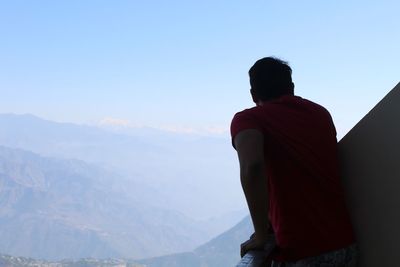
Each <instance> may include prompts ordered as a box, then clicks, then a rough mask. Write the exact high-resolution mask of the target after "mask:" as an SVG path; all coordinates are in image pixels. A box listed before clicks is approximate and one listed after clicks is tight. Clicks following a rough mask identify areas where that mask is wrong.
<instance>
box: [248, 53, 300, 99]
mask: <svg viewBox="0 0 400 267" xmlns="http://www.w3.org/2000/svg"><path fill="white" fill-rule="evenodd" d="M249 76H250V85H251V89H252V93H253V94H255V97H256V98H257V99H259V100H262V101H266V100H270V99H274V98H278V97H280V96H282V95H285V94H293V88H294V84H293V82H292V69H291V68H290V66H289V64H288V63H287V62H285V61H283V60H280V59H279V58H275V57H265V58H262V59H260V60H258V61H256V63H254V65H253V66H252V67H251V68H250V70H249Z"/></svg>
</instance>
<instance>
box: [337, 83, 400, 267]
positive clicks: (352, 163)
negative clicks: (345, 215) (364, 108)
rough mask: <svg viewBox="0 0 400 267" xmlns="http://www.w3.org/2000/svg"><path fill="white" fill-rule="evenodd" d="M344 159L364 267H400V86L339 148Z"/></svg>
mask: <svg viewBox="0 0 400 267" xmlns="http://www.w3.org/2000/svg"><path fill="white" fill-rule="evenodd" d="M357 101H358V100H357ZM339 153H340V157H341V164H342V166H341V167H342V174H343V175H342V176H343V182H344V185H345V188H346V194H347V198H348V205H349V210H350V213H351V216H352V220H353V224H354V227H355V231H356V236H357V239H358V243H359V248H360V265H359V266H361V267H379V266H400V83H399V84H398V85H397V86H396V87H395V88H394V89H393V90H392V91H391V92H390V93H389V94H388V95H387V96H386V97H385V98H384V99H383V100H382V101H381V102H379V103H378V104H377V105H376V106H375V107H374V108H373V109H372V110H371V111H370V112H369V113H368V114H367V115H366V116H365V117H364V118H363V119H362V120H361V121H360V122H359V123H358V124H357V125H356V126H355V127H354V128H353V129H352V130H351V131H350V132H349V133H348V134H347V135H346V136H345V137H344V138H343V139H342V140H341V141H340V142H339Z"/></svg>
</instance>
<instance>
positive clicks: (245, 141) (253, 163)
mask: <svg viewBox="0 0 400 267" xmlns="http://www.w3.org/2000/svg"><path fill="white" fill-rule="evenodd" d="M234 144H235V147H236V151H237V153H238V157H239V163H240V180H241V183H242V187H243V191H244V194H245V196H246V201H247V205H248V207H249V210H250V215H251V219H252V221H253V225H254V230H255V235H254V240H255V243H256V247H253V248H250V249H257V248H258V247H257V246H258V245H259V246H262V245H264V243H265V242H266V241H267V236H268V234H269V231H268V229H269V221H268V205H269V200H268V182H267V177H266V174H265V160H264V136H263V134H262V133H261V132H260V131H258V130H255V129H248V130H243V131H241V132H239V133H238V134H237V135H236V137H235V139H234Z"/></svg>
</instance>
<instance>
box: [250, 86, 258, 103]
mask: <svg viewBox="0 0 400 267" xmlns="http://www.w3.org/2000/svg"><path fill="white" fill-rule="evenodd" d="M250 93H251V98H252V99H253V102H254V103H256V104H257V103H258V96H257V93H256V92H255V91H254V89H253V88H251V89H250Z"/></svg>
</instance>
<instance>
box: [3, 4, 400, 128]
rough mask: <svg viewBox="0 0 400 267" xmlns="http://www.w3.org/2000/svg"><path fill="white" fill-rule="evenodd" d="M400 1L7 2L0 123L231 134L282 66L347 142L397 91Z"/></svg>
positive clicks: (399, 59)
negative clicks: (262, 65)
mask: <svg viewBox="0 0 400 267" xmlns="http://www.w3.org/2000/svg"><path fill="white" fill-rule="evenodd" d="M399 10H400V2H399V1H385V0H383V1H370V0H364V1H351V0H347V1H342V0H337V1H319V0H318V1H317V0H315V1H310V0H304V1H294V0H293V1H286V0H281V1H267V0H264V1H261V0H250V1H244V0H242V1H240V0H233V1H232V0H231V1H217V0H202V1H187V0H186V1H175V0H169V1H161V0H159V1H152V0H147V1H136V0H130V1H123V0H115V1H109V0H107V1H106V0H68V1H67V0H64V1H61V0H60V1H53V0H49V1H45V0H37V1H30V0H25V1H22V0H9V1H7V0H0V96H1V97H0V113H16V114H24V113H30V114H34V115H37V116H39V117H42V118H45V119H49V120H54V121H60V122H73V123H79V124H91V125H98V124H99V125H100V124H101V125H104V124H116V125H122V126H127V127H128V126H129V127H136V126H148V127H155V128H163V129H170V130H176V131H190V130H193V129H195V130H196V129H197V130H199V131H209V132H214V133H221V132H222V133H226V134H227V133H228V132H227V130H228V129H229V124H230V121H231V119H232V117H233V115H234V114H235V113H236V112H237V111H240V110H243V109H245V108H248V107H251V106H253V103H252V102H251V98H250V95H249V88H250V87H249V84H248V75H247V72H248V69H249V68H250V67H251V65H252V64H253V63H254V62H255V61H256V60H257V59H259V58H262V57H265V56H276V57H279V58H282V59H284V60H286V61H288V62H289V64H290V65H291V67H292V69H293V80H294V82H295V85H296V94H297V95H300V96H302V97H304V98H307V99H310V100H312V101H315V102H317V103H320V104H322V105H323V106H325V107H326V108H328V110H329V111H330V112H331V113H332V116H333V118H334V121H335V123H336V126H337V129H338V132H339V136H342V135H343V134H345V133H346V132H347V131H348V130H349V129H350V128H352V127H353V126H354V124H355V123H357V121H358V120H360V119H361V118H362V117H363V116H364V115H365V114H366V113H367V112H368V111H369V110H370V109H371V108H372V107H373V106H374V105H375V104H376V103H377V102H378V101H379V100H380V99H381V98H382V97H384V96H385V95H386V93H388V92H389V91H390V89H392V88H393V87H394V86H395V85H396V84H397V83H398V82H399V81H400V65H399V63H400V52H399V47H400V18H399V16H398V11H399Z"/></svg>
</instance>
